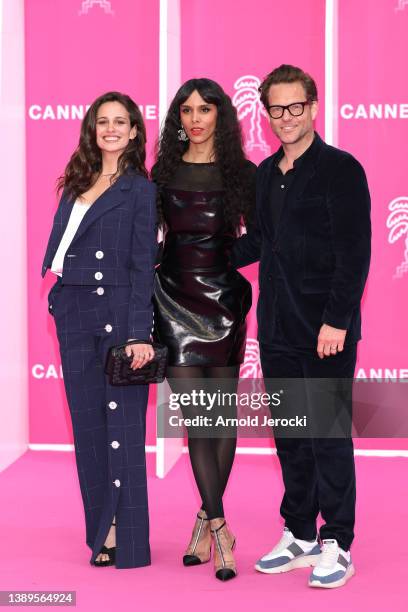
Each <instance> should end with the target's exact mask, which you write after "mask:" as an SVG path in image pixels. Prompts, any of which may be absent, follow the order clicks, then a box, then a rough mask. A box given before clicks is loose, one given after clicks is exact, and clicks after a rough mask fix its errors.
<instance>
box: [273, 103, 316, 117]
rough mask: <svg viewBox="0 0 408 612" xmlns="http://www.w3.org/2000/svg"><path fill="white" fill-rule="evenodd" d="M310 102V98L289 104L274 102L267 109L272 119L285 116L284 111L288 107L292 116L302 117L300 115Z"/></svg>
mask: <svg viewBox="0 0 408 612" xmlns="http://www.w3.org/2000/svg"><path fill="white" fill-rule="evenodd" d="M308 104H311V102H309V101H308V100H307V101H306V102H293V104H288V105H287V106H278V105H276V104H272V106H268V108H267V110H268V113H269V116H270V117H272V119H280V118H281V117H283V113H284V112H285V110H286V109H288V111H289V112H290V114H291V115H292V117H300V115H303V113H304V110H305V106H307V105H308Z"/></svg>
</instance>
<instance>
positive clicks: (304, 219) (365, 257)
mask: <svg viewBox="0 0 408 612" xmlns="http://www.w3.org/2000/svg"><path fill="white" fill-rule="evenodd" d="M281 153H282V149H280V150H279V151H278V152H277V153H275V154H274V155H272V156H271V157H268V158H267V159H265V160H264V161H263V162H262V164H261V165H260V166H259V168H258V171H257V186H256V222H255V223H254V225H253V226H252V227H249V228H248V233H247V234H246V235H244V236H243V237H241V238H239V239H238V240H237V241H236V243H235V245H234V248H233V252H232V263H233V265H234V266H235V267H238V268H239V267H242V266H246V265H248V264H250V263H253V262H255V261H258V260H260V267H259V289H260V294H259V301H258V339H259V341H260V342H263V343H266V344H273V343H274V340H275V330H276V323H277V319H279V325H280V329H281V331H282V333H283V335H284V338H285V340H286V341H287V343H288V344H289V345H290V346H293V347H300V348H302V347H305V348H312V347H313V348H315V347H316V344H317V337H318V334H319V330H320V327H321V325H322V324H323V323H327V324H328V325H331V326H333V327H336V328H339V329H347V335H346V344H351V343H354V342H357V340H359V339H360V338H361V315H360V301H361V297H362V294H363V291H364V285H365V282H366V279H367V274H368V269H369V263H370V245H371V223H370V194H369V191H368V186H367V180H366V176H365V173H364V170H363V168H362V166H361V165H360V164H359V162H358V161H357V160H356V159H355V158H354V157H352V155H350V154H348V153H346V152H344V151H341V150H340V149H336V148H334V147H331V146H329V145H327V144H326V143H324V142H323V141H322V139H321V138H320V137H319V136H318V135H317V134H315V139H314V141H313V143H312V145H311V147H310V150H309V151H308V152H307V154H306V155H305V158H304V160H303V161H302V164H301V166H300V168H299V171H297V172H296V176H295V178H294V180H293V183H292V185H291V186H290V188H289V190H288V192H287V195H286V200H285V203H284V206H283V209H282V212H281V215H280V218H279V220H278V222H277V224H276V227H272V221H271V215H270V214H268V207H269V206H271V205H273V203H272V202H271V201H270V181H271V178H272V172H273V165H274V162H275V160H276V156H278V155H280V154H281Z"/></svg>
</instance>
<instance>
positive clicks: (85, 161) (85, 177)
mask: <svg viewBox="0 0 408 612" xmlns="http://www.w3.org/2000/svg"><path fill="white" fill-rule="evenodd" d="M105 102H120V104H122V105H123V106H124V107H125V108H126V110H127V112H128V113H129V118H130V125H131V127H134V126H136V128H137V133H136V137H135V138H133V140H129V143H128V145H127V147H126V149H125V150H124V151H123V153H122V154H121V156H120V157H119V160H118V170H117V173H116V175H115V176H113V177H112V178H111V180H114V179H115V178H117V176H118V175H121V174H124V173H126V172H129V171H134V172H137V173H139V174H141V175H143V176H146V177H147V170H146V167H145V161H146V128H145V125H144V121H143V117H142V113H141V112H140V109H139V107H138V106H137V104H136V103H135V102H134V101H133V100H132V99H131V98H130V97H129V96H127V95H126V94H122V93H119V92H118V91H109V92H107V93H105V94H103V95H102V96H99V98H97V99H96V100H95V101H94V102H93V103H92V104H91V106H90V107H89V109H88V111H87V113H86V115H85V117H84V119H83V121H82V124H81V133H80V137H79V144H78V147H77V148H76V149H75V151H74V153H73V154H72V156H71V159H70V160H69V162H68V165H67V167H66V168H65V172H64V174H63V175H62V176H60V177H59V179H58V182H57V191H58V192H59V191H60V190H61V189H64V191H65V193H66V194H67V196H68V197H69V198H72V199H76V198H77V197H78V196H80V195H81V193H84V192H85V191H87V190H88V189H89V188H90V187H91V186H92V185H93V184H94V183H95V181H96V179H97V177H98V174H99V173H100V172H101V170H102V153H101V150H100V148H99V147H98V145H97V144H96V118H97V114H98V109H99V108H100V106H102V104H105Z"/></svg>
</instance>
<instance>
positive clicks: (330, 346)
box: [317, 323, 347, 359]
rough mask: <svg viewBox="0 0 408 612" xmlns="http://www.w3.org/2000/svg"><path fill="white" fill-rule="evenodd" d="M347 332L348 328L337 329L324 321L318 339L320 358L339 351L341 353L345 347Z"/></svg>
mask: <svg viewBox="0 0 408 612" xmlns="http://www.w3.org/2000/svg"><path fill="white" fill-rule="evenodd" d="M346 334H347V329H337V328H336V327H331V326H330V325H326V323H323V325H322V326H321V328H320V332H319V337H318V339H317V353H318V355H319V357H320V359H323V358H324V357H330V355H336V354H337V352H339V353H341V351H342V350H343V348H344V340H345V339H346Z"/></svg>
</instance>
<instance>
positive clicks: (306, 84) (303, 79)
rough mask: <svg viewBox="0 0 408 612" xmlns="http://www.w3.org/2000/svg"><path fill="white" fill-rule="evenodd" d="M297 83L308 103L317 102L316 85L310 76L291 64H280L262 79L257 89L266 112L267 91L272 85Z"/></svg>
mask: <svg viewBox="0 0 408 612" xmlns="http://www.w3.org/2000/svg"><path fill="white" fill-rule="evenodd" d="M297 82H299V83H301V84H302V86H303V89H304V92H305V96H306V98H307V101H308V102H314V101H317V87H316V83H315V81H314V80H313V79H312V77H311V76H310V74H308V73H307V72H304V71H303V70H302V69H301V68H298V67H297V66H292V65H291V64H281V65H280V66H278V68H275V70H272V72H270V73H269V74H268V75H267V76H266V77H265V78H264V80H263V81H262V83H261V84H260V86H259V89H258V91H259V94H260V97H261V102H262V104H263V105H264V107H265V108H266V110H268V94H269V89H270V88H271V86H272V85H280V84H281V83H297Z"/></svg>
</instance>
